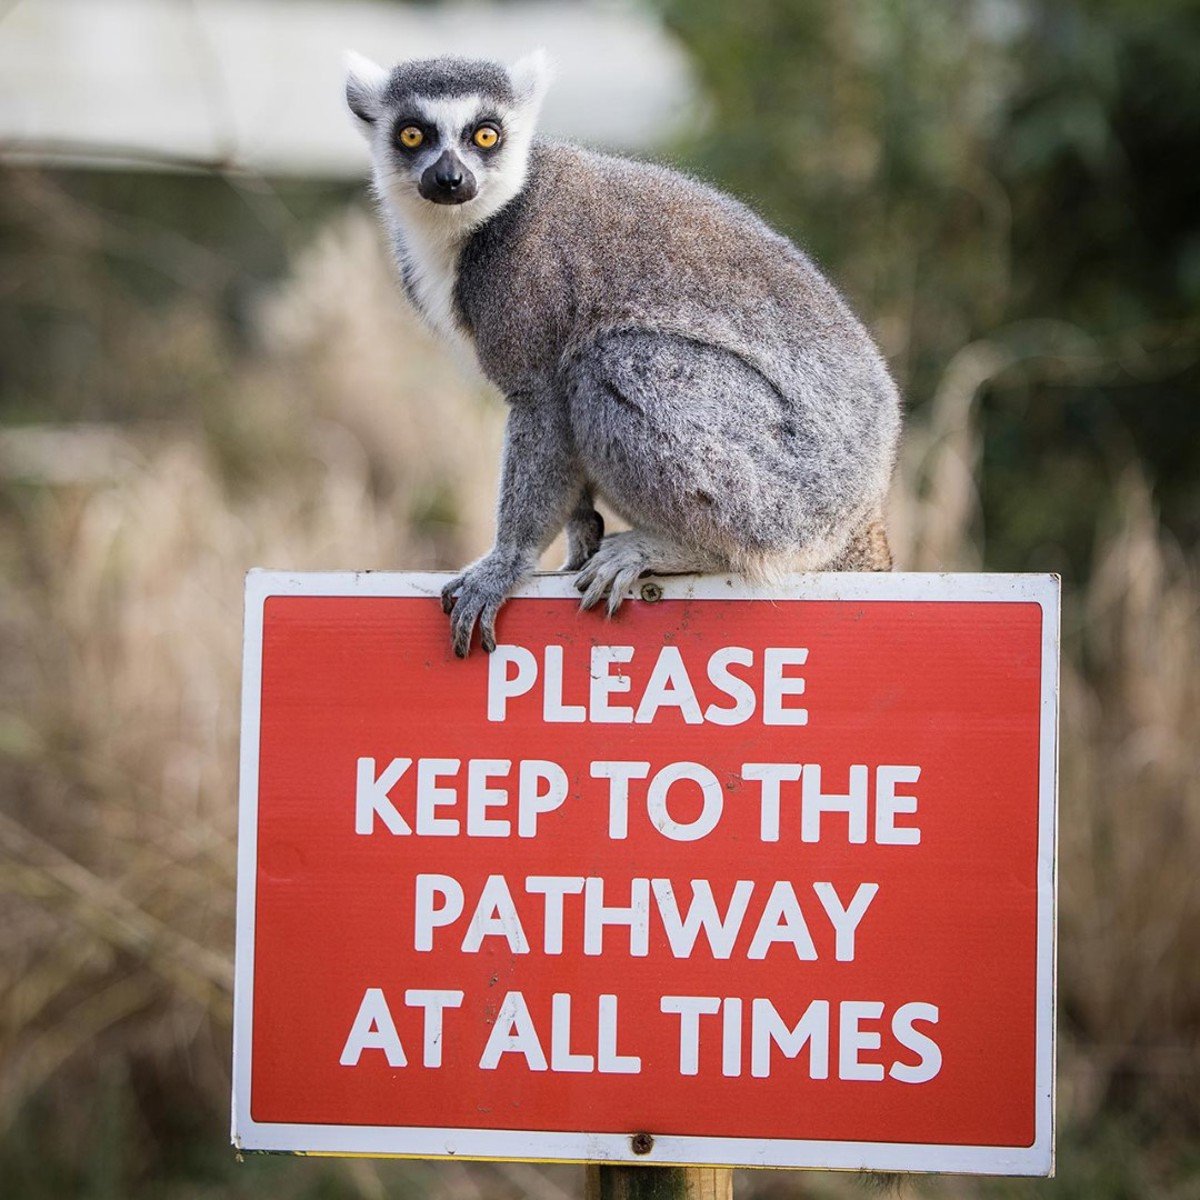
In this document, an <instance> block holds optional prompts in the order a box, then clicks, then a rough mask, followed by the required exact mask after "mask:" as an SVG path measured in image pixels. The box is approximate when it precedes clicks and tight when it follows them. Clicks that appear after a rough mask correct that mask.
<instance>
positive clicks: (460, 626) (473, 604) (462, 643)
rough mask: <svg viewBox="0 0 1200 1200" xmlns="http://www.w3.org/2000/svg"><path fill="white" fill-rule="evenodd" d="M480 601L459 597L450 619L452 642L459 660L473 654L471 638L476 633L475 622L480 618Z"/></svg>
mask: <svg viewBox="0 0 1200 1200" xmlns="http://www.w3.org/2000/svg"><path fill="white" fill-rule="evenodd" d="M480 607H481V606H480V604H479V602H478V601H475V600H471V599H468V598H467V597H466V596H461V597H459V601H458V603H457V604H456V605H455V606H454V614H453V616H451V618H450V642H451V645H452V646H453V647H454V653H455V655H456V656H457V657H458V658H466V657H467V655H468V654H470V652H471V638H472V636H473V635H474V633H475V621H476V619H477V618H478V616H479V609H480Z"/></svg>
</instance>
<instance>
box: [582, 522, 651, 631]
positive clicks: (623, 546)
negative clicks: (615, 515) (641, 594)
mask: <svg viewBox="0 0 1200 1200" xmlns="http://www.w3.org/2000/svg"><path fill="white" fill-rule="evenodd" d="M647 570H649V563H648V561H647V558H646V553H645V547H644V546H643V545H642V543H641V539H640V538H639V537H638V535H637V533H636V531H632V530H631V531H630V532H628V533H614V534H610V535H609V536H608V537H606V538H605V539H604V540H603V541H602V542H601V543H600V548H599V549H598V550H597V551H596V553H595V554H593V555H592V557H591V559H590V560H589V561H588V564H587V566H585V567H584V568H583V570H582V571H580V572H579V574H578V575H577V576H576V577H575V586H576V587H577V588H578V589H579V590H580V591H581V592H582V593H583V599H582V600H581V601H580V607H581V608H594V607H595V606H596V605H597V604H599V603H600V601H601V600H602V599H603V598H604V597H605V596H606V595H607V596H608V605H607V608H608V615H609V616H610V617H611V616H612V615H613V614H614V613H615V612H616V611H617V609H618V608H620V607H621V601H622V600H624V599H625V593H626V592H628V591H629V589H630V588H631V587H632V586H633V585H634V583H635V582H636V581H637V579H638V576H639V575H642V574H644V573H645V572H646V571H647Z"/></svg>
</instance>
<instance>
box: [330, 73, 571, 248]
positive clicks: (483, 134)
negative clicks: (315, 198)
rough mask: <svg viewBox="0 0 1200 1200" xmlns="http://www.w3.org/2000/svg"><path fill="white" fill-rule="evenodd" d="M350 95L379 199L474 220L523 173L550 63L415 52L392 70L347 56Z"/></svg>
mask: <svg viewBox="0 0 1200 1200" xmlns="http://www.w3.org/2000/svg"><path fill="white" fill-rule="evenodd" d="M347 67H348V70H347V76H346V103H347V104H349V106H350V111H351V112H352V113H353V114H354V115H355V117H356V118H357V119H358V123H359V125H360V127H361V128H362V130H363V132H364V133H365V134H366V136H367V139H368V141H369V143H370V146H371V157H372V167H373V172H374V176H375V187H376V189H377V191H378V193H379V196H380V199H381V200H383V201H384V202H385V203H386V204H388V205H389V206H390V207H391V208H392V209H393V210H394V211H395V214H396V216H397V217H398V218H399V219H400V220H401V221H404V220H405V219H408V220H418V221H421V222H422V223H425V224H429V223H435V224H437V225H439V226H444V227H445V228H446V229H447V231H454V230H461V229H469V228H473V227H474V226H476V225H478V224H479V223H481V222H482V221H485V220H486V219H487V218H488V217H489V216H491V215H492V214H493V213H494V212H496V211H497V210H498V209H500V208H501V207H502V206H503V205H505V204H506V203H508V201H509V200H511V199H512V198H513V196H515V195H516V194H517V193H518V192H519V191H520V190H521V188H522V186H523V185H524V183H525V174H526V170H527V168H528V164H529V147H530V142H531V140H532V138H533V130H534V124H535V122H536V121H537V115H538V110H539V109H540V108H541V103H542V97H543V96H544V94H545V91H546V88H547V86H548V85H549V82H550V66H549V62H548V60H547V58H546V55H545V54H544V53H543V52H542V51H540V50H539V51H535V52H534V53H533V54H530V55H527V56H526V57H525V58H523V59H521V60H520V62H518V63H516V64H515V65H514V66H512V67H505V66H502V65H501V64H499V63H494V62H487V61H485V60H476V59H465V58H449V57H447V58H432V59H417V60H414V61H412V62H404V63H400V64H399V65H398V66H396V67H393V68H392V69H391V70H390V71H387V70H385V69H384V68H382V67H379V66H377V65H376V64H375V63H373V62H371V61H370V60H369V59H365V58H363V57H362V56H361V55H357V54H351V55H349V56H348V63H347Z"/></svg>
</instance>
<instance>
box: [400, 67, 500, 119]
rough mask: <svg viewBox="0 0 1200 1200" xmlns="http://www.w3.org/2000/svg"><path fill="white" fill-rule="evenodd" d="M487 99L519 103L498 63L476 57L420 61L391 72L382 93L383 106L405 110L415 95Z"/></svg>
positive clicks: (436, 97) (432, 97)
mask: <svg viewBox="0 0 1200 1200" xmlns="http://www.w3.org/2000/svg"><path fill="white" fill-rule="evenodd" d="M470 95H477V96H486V97H487V98H488V99H489V100H495V101H496V102H497V103H498V104H512V103H513V102H514V101H515V100H516V93H515V92H514V90H513V83H512V79H511V78H510V77H509V74H508V72H507V71H506V70H505V69H504V67H502V66H501V65H500V64H499V63H493V62H486V61H484V60H482V59H474V58H454V57H452V56H450V55H446V56H444V57H442V58H428V59H418V60H416V61H414V62H407V63H401V64H400V65H399V66H397V67H394V68H393V69H392V73H391V75H390V76H389V78H388V82H387V87H386V88H385V89H384V92H383V102H384V104H386V105H388V106H392V107H396V108H402V107H403V106H404V104H405V103H406V102H407V101H408V100H409V99H411V98H412V97H413V96H427V97H429V98H430V99H435V100H436V99H439V98H441V97H443V96H470Z"/></svg>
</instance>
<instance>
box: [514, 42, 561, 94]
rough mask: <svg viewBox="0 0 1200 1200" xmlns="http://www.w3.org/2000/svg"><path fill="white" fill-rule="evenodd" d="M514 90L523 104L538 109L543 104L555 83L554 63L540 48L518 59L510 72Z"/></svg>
mask: <svg viewBox="0 0 1200 1200" xmlns="http://www.w3.org/2000/svg"><path fill="white" fill-rule="evenodd" d="M508 74H509V77H510V78H511V79H512V82H513V90H514V91H515V92H516V93H517V98H518V99H519V100H521V101H522V102H524V103H526V104H529V103H532V104H533V106H534V107H535V108H536V107H538V106H539V105H540V104H541V103H542V98H543V97H544V96H545V95H546V91H547V89H548V88H549V87H550V85H551V84H552V83H553V82H554V63H553V62H552V61H551V59H550V55H549V54H547V53H546V51H545V50H544V49H542V48H541V47H540V46H539V47H538V49H536V50H534V51H532V52H531V53H529V54H526V55H525V57H524V58H520V59H518V60H517V61H516V62H515V63H513V65H512V66H511V67H510V68H509V70H508Z"/></svg>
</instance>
